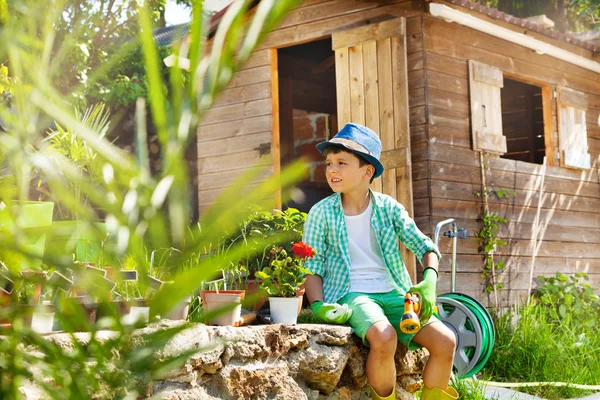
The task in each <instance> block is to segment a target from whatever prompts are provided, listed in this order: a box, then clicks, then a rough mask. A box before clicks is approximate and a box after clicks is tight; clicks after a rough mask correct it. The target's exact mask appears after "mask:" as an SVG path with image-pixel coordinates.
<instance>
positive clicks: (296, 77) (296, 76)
mask: <svg viewBox="0 0 600 400" xmlns="http://www.w3.org/2000/svg"><path fill="white" fill-rule="evenodd" d="M277 60H278V76H279V82H278V86H279V132H280V133H279V135H280V136H279V141H280V158H281V160H280V162H281V166H282V167H283V166H285V165H286V164H288V163H290V162H291V161H293V160H296V159H298V158H304V159H305V160H306V161H307V162H308V163H309V166H310V169H309V176H308V178H307V179H306V180H305V181H304V182H301V183H300V184H298V185H297V188H298V190H297V191H296V192H295V195H294V196H292V197H293V198H292V200H290V201H289V202H287V203H286V204H284V205H283V206H284V208H286V207H294V208H298V209H299V210H300V211H304V212H308V211H309V210H310V208H311V207H312V206H313V205H314V204H316V203H317V202H318V201H319V200H321V199H323V198H325V197H327V196H329V195H330V194H331V193H333V192H332V191H331V189H330V188H329V185H328V184H327V181H326V179H325V160H324V158H323V156H322V155H321V153H319V152H318V151H317V149H316V148H315V145H316V144H317V143H320V142H322V141H325V140H328V139H330V138H331V137H332V136H333V135H335V134H336V132H337V130H338V125H337V111H336V110H337V102H336V89H335V53H334V52H333V50H332V49H331V38H328V39H323V40H318V41H314V42H310V43H305V44H300V45H296V46H291V47H286V48H282V49H278V50H277Z"/></svg>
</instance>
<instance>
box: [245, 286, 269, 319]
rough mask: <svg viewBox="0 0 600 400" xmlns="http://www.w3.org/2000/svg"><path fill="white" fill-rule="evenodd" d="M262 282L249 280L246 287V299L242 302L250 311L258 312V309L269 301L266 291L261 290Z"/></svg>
mask: <svg viewBox="0 0 600 400" xmlns="http://www.w3.org/2000/svg"><path fill="white" fill-rule="evenodd" d="M260 283H261V281H260V280H257V279H252V280H249V281H248V283H247V285H246V295H247V296H246V297H245V300H244V301H243V302H242V307H243V308H245V309H246V310H250V311H258V309H259V308H260V307H261V306H262V305H263V304H264V303H265V301H267V299H268V296H267V294H266V293H265V292H264V291H261V290H260Z"/></svg>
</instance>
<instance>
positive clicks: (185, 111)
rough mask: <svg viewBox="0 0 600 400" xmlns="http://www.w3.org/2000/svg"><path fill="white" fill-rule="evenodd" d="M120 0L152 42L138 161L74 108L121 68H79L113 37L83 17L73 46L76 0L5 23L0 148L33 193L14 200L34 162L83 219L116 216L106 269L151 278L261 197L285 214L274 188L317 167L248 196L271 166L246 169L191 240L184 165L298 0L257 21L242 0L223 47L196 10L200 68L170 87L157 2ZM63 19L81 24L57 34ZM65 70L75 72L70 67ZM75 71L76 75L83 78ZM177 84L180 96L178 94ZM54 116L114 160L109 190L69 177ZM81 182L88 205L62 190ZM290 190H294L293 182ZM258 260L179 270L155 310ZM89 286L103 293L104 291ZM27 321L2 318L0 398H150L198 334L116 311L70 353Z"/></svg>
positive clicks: (140, 109)
mask: <svg viewBox="0 0 600 400" xmlns="http://www.w3.org/2000/svg"><path fill="white" fill-rule="evenodd" d="M80 3H81V4H83V3H82V2H80ZM92 3H93V4H92ZM109 3H110V4H112V3H114V4H117V3H118V4H125V3H127V4H128V5H131V4H134V7H135V8H134V9H133V11H134V13H133V14H135V16H136V19H135V22H136V24H135V26H136V27H139V38H138V39H137V40H134V41H132V43H133V44H132V45H131V46H137V45H139V44H141V46H142V47H141V48H142V54H143V60H144V66H145V68H144V70H145V73H146V76H145V78H146V80H147V93H148V99H146V100H144V99H138V100H137V101H136V120H137V124H136V130H135V135H134V137H135V140H136V145H135V154H128V153H125V152H123V151H121V150H120V149H119V148H117V146H115V145H114V144H113V143H111V142H110V141H108V140H107V139H106V138H102V137H100V135H99V132H98V131H97V129H98V127H97V126H96V127H90V126H89V124H85V123H82V121H81V120H80V118H78V117H77V116H75V115H73V111H72V110H73V109H74V106H75V104H69V103H68V102H65V99H67V98H68V99H71V98H74V99H75V100H74V101H78V100H77V99H82V98H84V97H85V90H82V91H79V90H78V89H80V88H81V87H79V86H78V85H80V84H83V82H84V81H85V82H86V84H89V83H90V82H92V81H94V77H96V79H97V77H98V76H101V75H102V74H104V73H105V72H106V70H107V69H106V68H108V66H105V65H108V64H110V63H111V62H112V61H111V60H108V61H107V62H106V63H103V62H102V61H103V60H101V64H102V65H99V66H98V65H95V68H88V67H87V66H89V65H92V64H89V63H88V64H86V67H85V68H81V69H79V68H78V67H77V66H78V65H81V64H79V59H75V60H69V59H68V57H80V56H81V55H82V54H83V55H85V51H84V50H87V51H89V50H90V49H91V50H93V51H96V50H99V51H100V52H101V51H102V48H103V44H104V42H103V40H102V38H103V37H104V36H102V35H104V33H106V32H104V31H103V33H102V35H100V34H99V33H98V32H96V31H94V29H90V24H87V23H78V24H75V25H73V26H72V27H71V28H73V29H75V28H77V29H78V30H79V29H81V30H82V31H84V33H85V34H87V36H86V43H84V46H79V44H78V43H77V40H76V38H77V37H79V36H77V35H75V34H73V35H72V38H73V41H71V42H70V43H66V44H65V42H64V41H61V40H60V39H64V38H65V37H66V36H68V34H69V33H70V28H69V25H70V24H74V22H75V21H77V20H79V21H83V20H85V21H88V20H87V19H85V18H84V19H78V18H77V16H76V13H77V12H78V11H77V7H76V6H77V5H74V4H68V5H69V6H72V7H69V8H68V10H66V9H65V7H63V6H64V5H65V3H64V2H62V1H51V2H47V1H44V2H42V1H39V0H24V1H20V2H18V7H9V10H8V11H9V13H11V14H10V16H9V17H8V18H5V19H4V22H5V24H4V25H3V26H2V29H0V59H1V60H6V59H8V60H9V65H10V68H11V74H12V75H14V76H15V77H18V79H19V80H20V84H19V85H16V87H14V88H13V89H14V93H13V104H12V109H11V111H10V114H9V112H8V111H7V109H6V108H2V107H0V117H1V118H2V119H3V121H5V122H6V125H7V126H6V127H7V130H8V133H6V134H5V133H2V134H0V144H1V146H0V147H1V148H2V149H3V151H4V152H5V154H6V155H7V158H10V162H7V163H6V168H7V173H8V174H11V175H14V176H15V177H16V181H17V186H18V188H19V190H18V191H16V192H15V194H14V196H13V197H14V198H16V199H27V197H28V194H29V192H28V189H29V186H28V185H21V184H20V183H19V182H28V179H26V178H27V177H26V176H25V172H24V171H25V170H26V168H25V167H31V166H33V167H35V168H38V169H39V170H41V171H43V173H44V174H45V176H46V177H47V178H46V181H47V183H48V185H49V188H50V190H51V193H52V196H53V198H56V199H57V200H58V201H60V202H61V203H62V204H64V205H65V207H66V208H68V211H69V212H71V213H75V212H77V213H78V215H79V218H80V219H81V220H82V221H92V220H95V219H96V216H97V214H96V212H95V210H96V209H102V210H103V212H104V214H105V216H106V218H105V220H106V226H107V228H106V229H107V231H108V232H109V233H111V235H110V237H109V240H107V243H106V246H105V248H104V254H103V257H104V260H105V263H106V264H107V265H118V262H119V260H121V259H123V258H124V257H125V256H130V257H132V260H133V261H137V266H138V268H139V271H138V272H139V273H140V276H141V277H144V276H147V273H148V262H147V260H146V258H147V253H148V250H147V249H160V248H176V249H178V250H179V251H181V259H187V258H188V257H191V256H192V255H194V254H200V253H201V252H202V249H204V248H205V247H206V246H208V245H209V244H210V243H217V242H218V241H219V239H220V238H222V237H228V236H230V235H232V234H233V233H234V232H235V231H236V229H237V227H238V226H239V224H240V222H241V221H243V220H245V219H246V217H247V213H246V211H245V207H244V206H245V204H248V203H250V204H254V203H256V204H259V205H261V207H263V208H265V209H271V208H273V207H275V204H274V202H275V201H274V198H275V196H274V193H276V192H277V191H278V190H282V192H283V193H285V192H286V188H285V186H289V185H291V184H292V183H293V182H296V181H298V180H299V179H300V178H301V177H303V176H304V174H305V167H302V166H301V164H300V163H298V164H296V165H294V166H291V167H290V168H289V169H287V170H284V171H282V172H281V174H279V175H278V176H272V177H268V178H267V179H265V180H262V181H261V183H260V184H258V185H256V186H254V187H253V188H252V189H247V185H246V183H247V182H252V181H256V178H257V176H259V174H262V173H264V170H261V169H260V168H257V169H253V171H249V172H248V173H246V174H243V175H242V176H240V178H239V180H238V181H237V182H235V183H234V184H233V185H232V186H231V187H229V188H227V189H225V190H224V191H223V193H222V195H221V196H220V197H219V198H218V199H216V201H215V205H214V206H212V207H211V208H209V209H208V210H206V211H205V212H204V213H203V215H202V217H201V220H200V226H201V227H202V229H201V232H200V234H193V235H192V234H190V230H189V228H190V218H189V215H188V212H189V204H188V202H189V198H190V196H191V194H190V193H189V192H188V190H189V189H188V171H187V166H186V164H185V163H182V162H181V160H182V159H184V158H185V156H184V155H185V151H186V148H187V147H188V146H189V145H190V144H191V143H192V138H193V137H194V135H195V134H196V130H197V125H198V123H199V121H201V119H202V117H203V115H204V114H205V113H206V111H207V110H208V109H209V108H210V107H211V105H212V102H213V99H214V98H215V97H216V95H217V94H218V92H219V91H220V90H221V89H222V88H223V87H225V86H226V85H227V84H228V82H229V81H230V79H231V77H232V76H233V74H234V73H235V71H236V70H237V69H239V67H240V66H241V65H242V64H243V63H244V62H245V61H246V60H247V59H248V58H249V56H250V54H251V52H252V51H253V49H254V48H255V47H256V45H257V43H258V42H259V40H260V38H261V37H262V35H264V34H265V32H268V31H270V30H271V29H272V28H273V27H274V26H275V24H276V23H277V22H278V21H280V20H281V18H282V17H283V15H284V14H285V13H286V11H287V10H289V9H290V8H291V7H292V6H293V5H295V4H297V3H298V1H294V0H292V1H287V0H278V1H277V2H260V3H259V4H258V5H257V6H256V9H255V12H254V13H253V14H252V15H250V16H248V14H247V10H248V7H249V4H250V2H249V1H236V2H234V3H233V4H232V6H230V7H229V8H228V10H227V12H226V13H225V15H224V16H223V18H222V19H221V22H220V25H219V28H218V29H217V32H216V34H215V36H214V38H213V39H212V46H211V49H210V52H206V49H205V48H204V47H203V46H204V43H205V42H206V41H207V38H206V37H205V36H203V35H204V32H206V30H203V29H202V18H201V15H202V2H201V1H197V2H194V5H195V7H194V9H193V16H194V18H193V20H192V24H191V28H190V34H189V38H188V40H186V41H185V43H184V44H175V45H174V46H173V47H172V48H171V52H172V53H174V55H175V59H176V60H179V59H180V58H187V59H188V60H189V61H190V70H189V72H188V71H184V70H182V69H180V68H179V66H178V65H177V64H176V65H174V66H173V67H171V68H169V69H168V73H167V74H168V77H167V79H165V76H164V74H163V73H162V71H163V64H162V60H161V59H160V57H159V54H160V53H159V51H158V49H157V46H156V45H155V43H154V41H153V37H152V29H153V26H152V18H153V16H151V15H150V12H151V10H150V9H149V8H148V7H146V6H147V5H148V3H147V2H109ZM109 3H103V4H105V5H107V4H109ZM81 4H80V5H81ZM96 4H97V3H96V2H85V4H84V5H83V6H84V7H87V8H85V10H83V11H90V10H92V11H93V8H94V7H96ZM98 9H99V10H102V9H103V7H98ZM80 11H81V10H80ZM111 15H113V16H114V14H112V13H111ZM82 18H83V17H82ZM92 22H93V21H92ZM96 22H97V21H96ZM110 22H111V23H112V22H114V21H113V20H111V21H110ZM60 24H62V25H67V28H66V29H63V30H61V31H60V32H58V33H57V26H58V25H60ZM106 25H107V26H108V25H109V24H108V23H107V24H106ZM91 26H92V28H93V26H94V25H93V24H91ZM113 26H114V25H113ZM86 29H87V32H85V30H86ZM77 33H80V32H79V31H78V32H77ZM96 38H97V39H98V43H97V44H98V47H95V48H93V49H92V48H91V47H90V46H89V44H90V43H92V44H94V39H96ZM68 39H70V38H68V37H67V40H68ZM88 39H89V40H88ZM131 46H129V45H124V46H123V47H131ZM90 54H91V53H90ZM71 61H75V62H71ZM65 65H66V66H67V68H64V70H61V68H62V67H63V66H65ZM92 67H93V66H92ZM73 68H74V69H75V71H74V73H73V74H71V73H70V71H73ZM60 74H63V75H64V76H60ZM57 76H59V77H60V78H61V79H57ZM86 76H87V81H86V80H85V78H86ZM54 82H59V83H60V84H61V86H62V87H63V88H68V93H69V96H65V95H63V94H61V92H60V91H59V90H57V89H56V88H55V87H53V85H52V84H53V83H54ZM73 82H75V84H73ZM167 85H168V86H169V88H170V91H169V92H168V95H169V97H167V96H166V93H165V91H164V88H165V86H167ZM63 90H64V89H63ZM71 94H73V96H71ZM146 104H148V105H149V106H150V107H149V111H150V115H149V118H147V117H146V113H147V112H148V109H147V107H146ZM51 121H56V123H57V124H58V125H60V126H61V127H70V128H71V129H72V132H73V133H74V134H75V135H76V136H77V138H78V139H81V140H83V141H85V144H86V145H87V146H89V147H90V148H91V149H92V150H93V151H94V152H95V153H96V160H98V161H99V163H100V164H101V166H102V179H101V180H100V182H98V183H96V182H90V181H89V180H86V179H81V170H80V169H79V168H78V167H77V166H76V165H74V163H73V162H72V161H71V160H69V159H67V158H64V157H63V158H61V159H60V160H61V168H60V170H61V172H63V173H64V175H62V176H61V175H59V174H58V173H57V172H56V165H55V164H54V162H53V161H52V158H51V155H52V152H50V151H48V150H46V149H45V148H44V146H43V143H42V140H43V139H44V137H45V133H46V131H47V127H48V126H49V125H50V123H51ZM148 121H150V122H151V123H152V125H153V128H155V129H156V132H157V138H158V142H159V145H160V147H161V149H162V150H164V151H162V152H161V155H160V157H161V163H160V165H161V168H160V169H159V170H157V171H151V170H150V168H149V157H148V151H147V138H148V130H147V129H146V124H147V123H148ZM65 130H66V128H65ZM70 180H73V181H75V182H76V183H77V184H78V185H80V186H79V187H80V190H81V193H85V194H86V195H87V196H88V197H87V199H88V202H87V204H84V203H78V198H77V195H76V193H73V192H71V191H70V190H66V189H65V190H61V187H63V186H64V184H65V182H69V181H70ZM282 184H283V185H284V188H281V185H282ZM21 189H23V190H21ZM240 192H244V193H245V196H243V198H240V197H241V196H239V193H240ZM77 204H79V206H77ZM266 241H267V240H266V239H265V240H264V242H262V243H261V242H260V240H259V241H258V242H257V246H259V245H260V246H265V245H266ZM11 243H12V241H11V240H10V235H9V234H8V233H7V232H4V231H2V230H0V248H8V247H9V248H10V249H11V250H16V251H19V249H14V248H12V247H11ZM248 256H253V254H252V249H249V248H248V247H247V246H245V245H244V244H243V243H239V244H236V245H234V246H232V247H231V248H230V249H229V250H228V251H227V252H226V253H220V254H219V255H218V256H217V257H215V259H212V260H206V259H199V260H198V262H195V263H194V264H193V265H192V266H190V268H185V269H184V268H178V269H176V270H175V271H174V273H173V274H172V275H171V278H172V281H173V283H172V284H170V285H163V286H162V287H161V288H160V290H159V291H158V292H157V293H156V295H155V296H154V297H153V298H152V300H151V301H150V302H149V305H150V307H151V310H152V311H151V312H152V314H153V315H165V313H166V312H168V311H169V310H171V309H172V308H173V307H174V306H175V305H176V304H177V303H179V302H180V300H181V299H182V298H183V297H184V296H186V295H187V294H189V293H192V292H193V291H194V290H195V289H196V288H197V286H198V283H199V282H202V281H203V280H206V279H207V278H209V277H210V276H211V275H212V274H213V273H214V269H215V265H227V264H229V263H237V262H239V261H240V260H242V259H244V258H246V257H248ZM45 261H46V262H47V264H48V265H49V267H51V268H54V269H55V270H57V271H61V272H65V273H66V272H67V271H68V269H69V268H71V267H72V266H73V265H72V264H73V260H72V258H71V257H70V256H65V255H60V254H50V257H48V259H46V258H45ZM133 261H132V262H133ZM93 283H94V282H93V281H92V282H91V284H92V285H93ZM143 284H144V282H143V281H142V282H141V285H143ZM89 290H90V292H91V293H93V287H90V288H89ZM99 307H110V304H109V303H108V302H107V301H101V302H100V305H99ZM24 317H25V316H24V315H23V313H22V312H20V311H19V308H18V307H16V306H14V307H13V306H12V305H11V306H10V307H0V318H5V319H8V320H9V321H11V324H12V328H11V330H10V331H6V332H3V334H5V337H6V338H5V340H2V341H1V342H0V374H1V376H2V379H0V398H20V397H21V396H22V394H21V391H20V390H21V389H22V386H23V384H24V382H26V381H28V382H30V384H32V385H34V386H36V387H38V388H39V389H40V390H42V391H43V392H45V393H44V394H43V395H42V396H43V397H47V398H57V399H61V398H64V399H67V398H86V399H87V398H124V397H129V398H136V397H137V396H141V395H143V394H144V393H146V390H147V389H148V383H149V382H151V381H152V380H153V379H158V378H160V377H161V376H163V375H164V374H165V373H167V372H168V371H170V370H171V369H173V368H177V367H179V366H180V365H181V364H182V363H183V361H184V360H185V359H187V358H188V357H189V354H181V355H178V356H176V357H173V358H168V359H162V358H160V357H161V351H160V350H161V349H162V348H164V346H165V343H167V342H168V341H169V340H170V339H172V338H173V336H174V335H175V334H177V333H178V332H179V331H181V330H182V329H185V326H182V327H180V328H177V329H165V330H158V331H156V332H154V333H150V334H140V333H139V332H137V333H136V332H135V331H134V330H133V328H131V327H127V326H123V325H122V324H121V322H120V320H119V319H118V318H110V317H109V318H107V319H105V320H102V322H98V323H88V324H87V329H86V330H87V331H89V332H90V337H91V338H90V340H89V341H86V342H85V343H82V342H79V341H78V340H77V337H76V336H75V335H71V338H72V341H73V343H72V347H71V348H70V349H68V350H65V349H63V348H61V347H60V346H59V345H58V344H56V343H55V342H53V341H50V340H47V339H46V338H44V337H41V336H40V335H38V334H36V333H35V332H33V331H32V330H31V329H29V328H27V327H26V326H25V324H24V323H23V322H24V320H25V318H24ZM58 317H59V319H60V322H61V326H62V327H63V329H64V330H65V331H66V332H68V333H69V334H70V333H72V332H74V331H75V328H74V326H76V325H80V323H84V324H85V323H86V321H85V318H84V316H83V315H82V316H81V317H77V318H75V317H69V318H62V316H60V315H59V316H58ZM106 329H108V330H112V331H114V332H115V333H114V338H111V337H109V338H106V337H105V336H104V337H101V336H102V335H103V334H102V333H101V332H102V331H104V330H106ZM37 371H40V373H37ZM49 382H51V383H49Z"/></svg>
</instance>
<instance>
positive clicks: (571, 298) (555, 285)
mask: <svg viewBox="0 0 600 400" xmlns="http://www.w3.org/2000/svg"><path fill="white" fill-rule="evenodd" d="M538 279H539V281H540V282H541V283H542V285H540V286H539V287H538V288H537V291H536V292H537V296H538V297H539V301H540V303H541V304H542V305H544V306H545V307H547V308H548V312H549V314H550V316H551V317H552V318H553V319H554V320H555V323H556V324H565V323H566V324H572V325H574V326H579V325H580V326H581V327H580V328H579V330H583V329H584V328H587V329H592V328H594V327H596V326H598V324H599V323H600V298H599V297H598V295H597V294H596V293H595V291H594V288H593V287H592V285H590V284H589V283H583V282H581V280H584V281H589V277H588V275H587V274H586V273H584V272H577V273H575V274H574V275H571V276H566V275H563V274H561V273H560V272H557V273H556V276H554V277H550V278H548V277H544V276H540V277H538Z"/></svg>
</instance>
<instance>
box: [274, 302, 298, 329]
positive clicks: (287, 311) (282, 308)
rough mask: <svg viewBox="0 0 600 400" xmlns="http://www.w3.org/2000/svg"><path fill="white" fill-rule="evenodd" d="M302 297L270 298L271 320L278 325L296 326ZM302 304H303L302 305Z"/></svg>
mask: <svg viewBox="0 0 600 400" xmlns="http://www.w3.org/2000/svg"><path fill="white" fill-rule="evenodd" d="M300 299H301V297H298V296H294V297H269V308H270V309H271V318H272V319H273V322H274V323H276V324H286V325H296V322H297V321H298V308H299V303H300ZM300 304H301V303H300Z"/></svg>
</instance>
